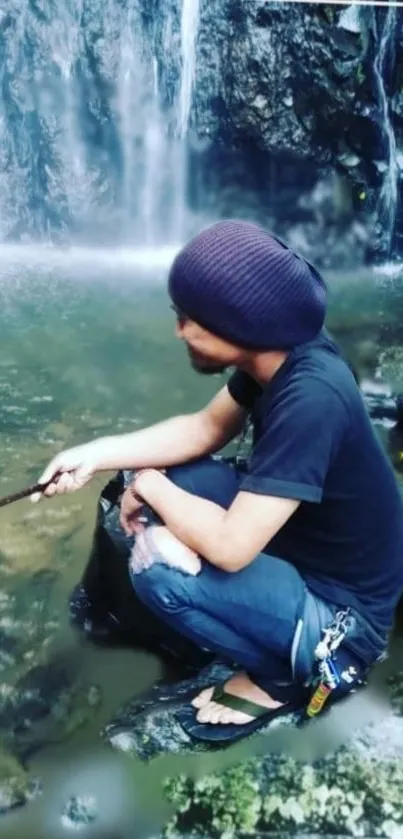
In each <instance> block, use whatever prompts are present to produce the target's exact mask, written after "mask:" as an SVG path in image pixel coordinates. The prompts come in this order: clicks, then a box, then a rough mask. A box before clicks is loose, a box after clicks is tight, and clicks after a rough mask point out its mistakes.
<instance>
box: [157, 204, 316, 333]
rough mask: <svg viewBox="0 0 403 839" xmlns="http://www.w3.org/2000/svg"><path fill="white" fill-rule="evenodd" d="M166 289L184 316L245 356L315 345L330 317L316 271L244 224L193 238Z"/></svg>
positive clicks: (222, 224)
mask: <svg viewBox="0 0 403 839" xmlns="http://www.w3.org/2000/svg"><path fill="white" fill-rule="evenodd" d="M168 288H169V294H170V296H171V299H172V301H173V303H174V304H175V306H176V307H177V308H178V309H179V310H180V311H181V312H183V313H184V314H185V315H187V316H188V317H189V318H191V319H192V320H194V321H196V323H199V324H200V326H203V327H204V328H205V329H208V331H209V332H212V333H213V334H214V335H218V336H219V337H221V338H225V339H226V340H227V341H230V342H231V343H233V344H236V345H237V346H241V347H245V348H247V349H254V350H271V349H291V347H294V346H297V345H298V344H303V343H305V342H306V341H310V340H312V339H313V338H315V337H316V336H317V335H318V333H319V332H320V330H321V328H322V326H323V322H324V319H325V314H326V287H325V283H324V281H323V279H322V277H321V276H320V274H319V273H318V272H317V271H316V269H315V268H314V267H313V266H312V265H310V263H308V262H307V261H306V260H305V259H303V258H302V257H300V256H298V255H297V254H296V253H295V252H294V251H293V250H291V248H288V247H287V245H285V244H284V243H283V242H281V241H280V240H279V239H277V238H276V237H275V236H273V235H271V234H270V233H268V232H267V231H266V230H264V229H263V228H262V227H259V226H258V225H256V224H251V223H249V222H245V221H238V220H233V221H221V222H218V223H217V224H214V225H213V226H212V227H208V228H207V229H206V230H203V231H202V232H201V233H199V234H198V235H197V236H195V238H194V239H191V241H190V242H189V243H188V244H187V245H186V246H185V247H184V248H183V249H182V250H181V251H180V253H179V254H178V255H177V257H176V259H175V261H174V263H173V265H172V268H171V271H170V275H169V286H168Z"/></svg>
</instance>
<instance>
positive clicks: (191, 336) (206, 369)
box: [173, 307, 242, 375]
mask: <svg viewBox="0 0 403 839" xmlns="http://www.w3.org/2000/svg"><path fill="white" fill-rule="evenodd" d="M173 308H174V311H175V314H176V336H177V338H180V340H181V341H184V343H185V344H186V348H187V351H188V354H189V358H190V361H191V364H192V367H193V369H194V370H196V371H197V372H198V373H202V374H204V375H214V374H215V373H223V372H224V371H225V370H226V369H227V367H231V366H233V365H235V364H237V363H239V361H240V357H241V355H242V351H241V350H240V349H239V347H235V346H234V345H233V344H230V343H229V342H228V341H224V340H223V339H222V338H219V337H218V336H217V335H213V334H212V333H211V332H208V331H207V329H204V328H203V327H202V326H199V324H198V323H196V322H195V321H194V320H190V318H188V317H187V316H186V315H184V314H183V313H182V312H179V311H178V310H177V309H176V308H175V307H173Z"/></svg>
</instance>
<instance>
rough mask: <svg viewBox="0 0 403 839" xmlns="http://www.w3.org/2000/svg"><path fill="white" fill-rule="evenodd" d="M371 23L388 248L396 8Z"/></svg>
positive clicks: (395, 169)
mask: <svg viewBox="0 0 403 839" xmlns="http://www.w3.org/2000/svg"><path fill="white" fill-rule="evenodd" d="M373 20H374V30H375V35H376V38H377V42H378V50H377V54H376V57H375V61H374V76H375V83H376V89H377V95H378V105H379V109H380V113H381V119H382V126H381V127H382V134H383V142H384V151H385V162H384V165H383V167H382V168H383V169H384V176H383V183H382V187H381V192H380V196H379V204H378V216H379V221H380V224H381V225H382V228H383V230H384V231H385V238H386V242H387V245H388V247H390V245H391V242H392V238H393V233H394V227H395V220H396V212H397V204H398V182H399V175H400V169H399V161H398V153H397V148H396V138H395V133H394V129H393V124H392V120H391V116H390V107H389V101H388V92H387V79H388V75H389V73H390V68H391V66H392V65H393V61H394V43H395V38H396V24H397V8H396V6H394V5H389V6H388V9H387V11H386V15H385V18H384V22H383V26H382V27H380V26H378V23H377V20H376V16H375V15H374V17H373Z"/></svg>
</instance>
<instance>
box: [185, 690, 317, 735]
mask: <svg viewBox="0 0 403 839" xmlns="http://www.w3.org/2000/svg"><path fill="white" fill-rule="evenodd" d="M211 699H212V700H214V701H215V702H218V703H219V704H220V705H223V706H224V707H225V708H231V709H232V710H234V711H242V712H243V713H244V714H249V715H250V716H253V717H254V719H253V720H251V721H250V722H248V723H245V724H244V725H236V724H235V723H200V722H198V721H197V719H196V715H197V713H198V710H199V709H198V708H194V707H193V705H186V706H185V707H184V708H181V709H180V710H179V711H176V713H175V718H176V720H177V721H178V722H179V724H180V725H181V726H182V728H183V730H184V731H185V732H186V734H188V735H189V736H190V737H193V738H194V739H195V740H203V741H204V742H210V743H228V744H230V743H236V742H237V740H242V739H244V738H245V737H249V736H250V735H251V734H254V733H255V732H256V731H259V729H261V728H264V726H266V725H268V724H269V723H270V722H272V720H275V719H276V718H278V717H286V716H287V715H289V714H292V713H293V712H298V711H300V712H302V710H303V708H304V707H305V706H304V705H301V700H299V701H298V702H297V701H294V702H287V703H285V704H284V705H280V706H279V707H278V708H271V709H269V708H267V707H265V706H264V705H258V704H257V703H256V702H250V701H249V700H248V699H241V697H240V696H234V695H233V694H231V693H227V691H226V690H225V689H224V685H223V684H219V685H216V687H215V688H214V691H213V694H212V697H211Z"/></svg>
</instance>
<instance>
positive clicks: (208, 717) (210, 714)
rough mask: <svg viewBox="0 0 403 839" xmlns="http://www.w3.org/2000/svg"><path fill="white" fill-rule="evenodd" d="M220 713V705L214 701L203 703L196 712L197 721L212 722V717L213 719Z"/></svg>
mask: <svg viewBox="0 0 403 839" xmlns="http://www.w3.org/2000/svg"><path fill="white" fill-rule="evenodd" d="M219 713H220V706H219V705H217V703H216V702H208V703H207V705H203V707H202V708H200V711H199V712H198V714H197V717H196V719H197V722H203V723H204V722H213V718H214V719H215V718H216V717H217V719H218V717H219Z"/></svg>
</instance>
